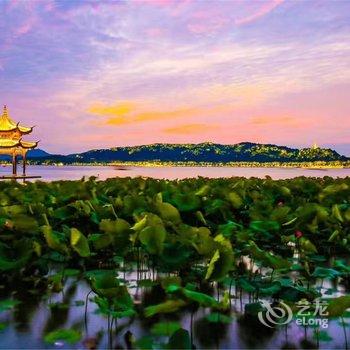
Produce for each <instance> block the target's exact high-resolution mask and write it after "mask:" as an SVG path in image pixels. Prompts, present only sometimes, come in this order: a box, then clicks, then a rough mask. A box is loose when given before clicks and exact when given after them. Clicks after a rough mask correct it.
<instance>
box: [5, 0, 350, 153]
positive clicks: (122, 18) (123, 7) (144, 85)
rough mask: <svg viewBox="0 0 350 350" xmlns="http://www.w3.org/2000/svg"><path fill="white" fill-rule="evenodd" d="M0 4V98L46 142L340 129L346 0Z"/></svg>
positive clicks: (319, 135) (279, 135)
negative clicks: (0, 14) (325, 0)
mask: <svg viewBox="0 0 350 350" xmlns="http://www.w3.org/2000/svg"><path fill="white" fill-rule="evenodd" d="M0 11H1V12H2V13H5V14H6V15H4V16H3V21H2V22H1V23H0V51H1V53H0V71H1V76H0V79H1V81H0V82H1V85H0V86H1V87H2V88H0V89H1V97H2V99H3V101H0V102H1V103H8V104H9V105H10V106H12V108H11V110H12V109H13V112H14V115H18V119H19V120H22V121H23V122H26V123H27V124H31V123H33V124H36V125H38V126H39V127H38V128H37V129H36V132H37V134H38V138H40V139H42V140H43V143H42V144H43V147H45V148H51V149H55V148H59V150H60V151H61V150H62V149H71V150H73V149H74V150H75V148H78V149H85V148H87V147H90V146H93V147H100V146H106V145H110V146H113V145H114V144H118V143H130V144H132V143H142V142H157V141H169V142H171V141H176V142H186V141H188V136H187V135H191V137H190V139H191V141H205V140H208V139H211V140H215V141H217V142H225V143H230V142H237V141H242V140H252V141H254V140H257V141H262V140H265V141H267V142H280V141H282V143H283V142H289V144H292V143H293V142H294V143H298V144H300V143H301V142H306V141H305V140H307V139H308V138H309V137H311V136H310V134H313V136H312V139H313V138H316V139H317V141H318V142H319V143H320V144H322V140H326V141H327V142H328V143H330V142H338V141H337V140H346V137H348V135H347V134H346V130H347V129H346V128H344V127H343V126H344V125H347V124H348V122H347V120H348V119H349V118H348V116H349V112H350V110H349V104H348V97H347V96H348V92H349V91H350V83H349V82H350V66H349V55H350V47H349V45H348V42H349V40H350V30H349V26H348V23H349V19H350V15H349V14H350V3H349V2H345V1H343V2H315V1H294V2H287V1H286V2H282V1H277V0H276V1H272V0H266V1H254V0H252V1H249V2H248V1H221V2H217V1H176V0H172V1H152V0H150V1H104V0H101V1H95V0H86V1H76V0H72V1H55V0H47V1H45V3H43V2H41V1H5V0H4V1H2V2H0ZM93 101H102V102H100V103H94V102H93ZM115 101H119V102H118V103H116V102H115ZM289 116H290V117H289ZM288 118H292V119H293V120H291V119H288ZM52 125H55V132H54V133H53V132H52ZM96 125H99V126H100V127H99V128H98V129H97V128H96ZM186 125H187V127H186ZM188 125H189V126H188ZM191 125H192V127H191ZM193 125H195V126H196V127H193ZM200 125H201V126H200ZM203 125H208V126H212V128H210V127H209V128H207V130H204V129H203V128H202V126H203ZM215 125H218V126H220V125H221V126H222V127H221V129H220V132H217V130H219V129H215V128H214V126H215ZM301 125H302V126H305V125H307V127H300V126H301ZM111 126H115V127H113V133H111V132H110V130H111ZM311 126H313V127H311ZM186 128H187V129H186ZM201 128H202V129H201ZM165 130H168V131H165ZM169 130H170V131H169ZM194 130H201V131H202V132H195V131H194ZM90 134H93V135H95V136H94V137H88V136H87V135H90ZM97 134H98V135H97ZM311 141H312V140H311ZM311 141H310V142H311ZM103 142H104V143H105V144H103V145H102V144H101V143H103Z"/></svg>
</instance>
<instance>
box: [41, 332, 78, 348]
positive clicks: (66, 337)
mask: <svg viewBox="0 0 350 350" xmlns="http://www.w3.org/2000/svg"><path fill="white" fill-rule="evenodd" d="M80 339H81V333H80V332H78V331H76V330H74V329H57V330H55V331H52V332H50V333H48V334H46V335H45V337H44V341H45V343H48V344H54V343H55V342H57V341H59V340H61V341H64V342H66V343H68V344H70V345H73V344H76V343H78V342H79V341H80Z"/></svg>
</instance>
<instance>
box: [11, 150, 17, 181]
mask: <svg viewBox="0 0 350 350" xmlns="http://www.w3.org/2000/svg"><path fill="white" fill-rule="evenodd" d="M12 175H13V176H16V175H17V156H16V153H12Z"/></svg>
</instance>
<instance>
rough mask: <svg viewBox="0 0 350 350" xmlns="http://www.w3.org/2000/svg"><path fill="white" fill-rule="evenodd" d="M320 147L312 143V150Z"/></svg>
mask: <svg viewBox="0 0 350 350" xmlns="http://www.w3.org/2000/svg"><path fill="white" fill-rule="evenodd" d="M318 148H320V147H318V144H317V143H316V142H314V144H313V145H312V149H318Z"/></svg>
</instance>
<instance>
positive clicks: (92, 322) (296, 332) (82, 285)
mask: <svg viewBox="0 0 350 350" xmlns="http://www.w3.org/2000/svg"><path fill="white" fill-rule="evenodd" d="M120 277H121V276H120ZM125 277H126V279H127V280H128V282H129V283H128V284H129V287H128V289H129V293H130V294H131V295H132V296H133V299H134V300H135V301H138V304H135V305H136V308H139V307H140V306H141V305H147V306H149V305H154V304H157V303H159V300H158V299H159V289H154V288H149V287H136V286H137V280H136V279H135V274H133V273H131V274H129V273H127V274H126V276H125ZM145 277H147V276H145ZM148 278H150V275H149V276H148ZM40 281H41V282H40ZM34 286H35V287H34ZM46 288H47V286H46V282H45V279H43V280H40V279H39V278H38V277H31V278H27V280H21V281H18V282H17V283H16V285H7V287H6V288H1V289H0V300H1V299H2V298H5V299H6V298H9V297H12V298H16V300H19V301H20V303H19V304H18V305H17V306H16V307H15V309H14V310H10V311H6V312H2V313H0V323H2V324H4V325H5V328H4V329H3V330H1V331H0V349H67V350H68V349H89V350H92V349H96V348H97V349H107V348H112V349H128V346H127V344H126V341H125V335H126V332H131V334H132V336H133V338H134V339H140V338H142V337H147V336H151V331H150V330H151V329H152V327H153V326H154V325H155V323H156V322H159V321H162V322H178V323H180V325H181V327H182V328H184V329H186V330H188V332H189V333H190V334H191V338H192V339H193V344H194V345H195V349H257V350H258V349H271V350H272V349H316V348H319V349H347V347H346V342H347V340H346V338H345V337H344V332H343V329H342V327H341V326H340V324H339V320H337V319H334V320H330V321H329V323H328V325H327V328H325V329H324V328H320V329H319V331H322V332H323V333H325V332H326V333H327V335H328V337H329V339H327V340H326V341H325V340H324V339H321V340H320V341H319V344H317V340H316V338H315V334H316V333H315V332H316V331H317V327H316V328H315V327H312V326H299V325H297V322H296V321H295V320H293V321H291V322H290V323H289V324H288V325H287V326H280V327H274V328H267V327H263V326H262V325H261V324H260V323H259V322H258V321H257V320H256V319H255V318H254V319H252V318H251V317H249V316H247V315H245V313H244V305H245V304H246V303H248V302H249V300H248V295H247V294H246V293H243V295H242V299H237V298H233V299H232V304H231V310H230V312H229V313H228V315H230V316H231V317H232V322H231V323H230V324H226V323H213V322H208V321H207V319H206V316H208V314H209V313H210V311H209V309H208V308H203V307H201V308H199V309H193V311H192V312H193V314H192V316H191V312H190V311H189V309H184V310H183V311H179V312H174V313H172V314H170V315H167V314H164V315H163V316H160V317H156V318H155V319H147V318H145V317H143V316H142V312H141V310H140V313H139V314H140V316H139V317H135V318H130V319H129V318H121V319H118V320H117V322H116V323H115V324H114V326H113V327H111V332H112V334H111V343H110V344H111V346H109V341H108V329H109V326H108V319H107V317H106V316H103V315H101V314H100V313H98V312H97V310H98V307H97V305H96V303H95V302H94V301H93V299H94V296H95V294H94V293H90V291H91V289H90V287H89V285H88V284H87V283H86V282H85V281H84V280H78V281H76V280H74V279H69V280H67V281H66V283H65V287H64V290H63V291H62V292H56V293H55V292H49V291H48V290H47V289H46ZM214 294H216V292H215V291H214ZM346 320H347V322H348V318H347V319H346ZM57 329H75V330H78V331H79V332H80V333H81V335H82V337H81V340H80V341H79V342H78V343H76V344H72V345H69V344H68V343H67V342H64V341H56V342H55V344H52V345H51V344H48V343H46V342H45V341H44V337H45V335H46V334H48V333H49V332H52V331H54V330H57ZM347 332H348V330H347ZM152 339H153V340H155V341H156V342H158V344H159V343H161V342H164V343H166V342H167V340H166V339H167V338H166V337H154V336H153V337H152ZM155 348H157V349H160V348H161V347H159V346H157V347H155Z"/></svg>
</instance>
